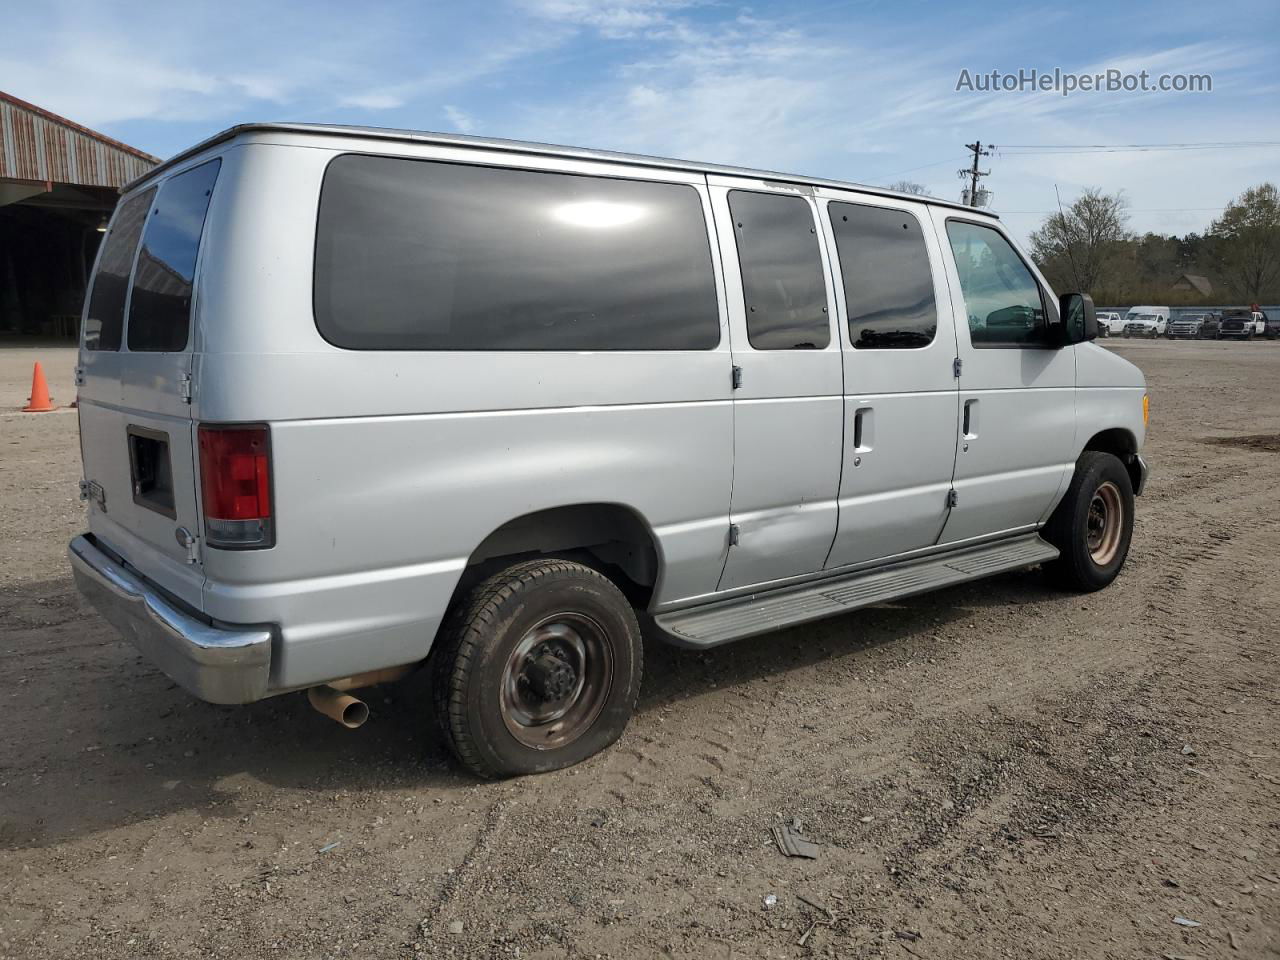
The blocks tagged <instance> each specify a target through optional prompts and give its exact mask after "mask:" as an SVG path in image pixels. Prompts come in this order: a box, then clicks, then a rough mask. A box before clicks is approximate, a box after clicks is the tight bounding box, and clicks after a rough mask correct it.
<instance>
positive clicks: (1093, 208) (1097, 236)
mask: <svg viewBox="0 0 1280 960" xmlns="http://www.w3.org/2000/svg"><path fill="white" fill-rule="evenodd" d="M1128 225H1129V203H1128V201H1127V200H1125V198H1124V195H1123V194H1122V193H1116V194H1108V193H1103V192H1102V190H1101V189H1099V188H1098V187H1090V188H1089V189H1087V190H1085V191H1084V193H1082V194H1080V196H1079V197H1077V198H1076V201H1075V202H1074V203H1073V204H1071V206H1069V207H1067V208H1066V209H1065V210H1061V211H1059V212H1058V213H1055V214H1051V215H1050V216H1048V217H1046V218H1045V221H1044V223H1042V224H1041V225H1040V229H1038V230H1036V231H1035V232H1034V233H1033V234H1031V252H1032V255H1033V256H1034V257H1035V258H1036V262H1037V263H1038V264H1040V267H1041V269H1042V270H1044V271H1045V273H1046V274H1049V275H1050V279H1052V278H1053V277H1054V276H1056V277H1058V278H1059V280H1060V281H1061V280H1066V281H1067V282H1068V284H1069V285H1070V286H1071V287H1072V289H1075V290H1079V291H1081V292H1082V293H1088V292H1090V291H1092V290H1096V289H1098V288H1100V287H1101V286H1102V283H1103V281H1104V279H1105V277H1106V276H1107V274H1108V273H1109V272H1110V271H1111V269H1112V267H1113V261H1114V258H1115V256H1116V254H1117V252H1118V249H1119V247H1120V245H1121V244H1123V243H1125V242H1126V241H1128V240H1131V239H1132V238H1133V235H1132V234H1131V233H1130V232H1129V228H1128Z"/></svg>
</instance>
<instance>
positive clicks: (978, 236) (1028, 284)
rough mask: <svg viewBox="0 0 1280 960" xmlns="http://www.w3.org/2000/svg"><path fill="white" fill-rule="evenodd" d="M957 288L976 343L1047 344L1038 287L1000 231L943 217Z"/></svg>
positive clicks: (1044, 317)
mask: <svg viewBox="0 0 1280 960" xmlns="http://www.w3.org/2000/svg"><path fill="white" fill-rule="evenodd" d="M947 238H948V239H949V240H950V241H951V252H952V253H953V254H954V255H955V258H956V272H957V273H958V274H959V275H960V291H961V293H962V294H963V295H964V306H965V313H966V314H968V316H969V339H970V340H971V341H972V343H973V345H974V346H975V347H1007V346H1014V347H1018V346H1044V345H1047V344H1048V343H1049V322H1048V319H1047V317H1046V315H1045V308H1044V301H1043V299H1042V298H1041V294H1040V285H1039V284H1038V283H1036V279H1035V277H1034V276H1032V274H1031V271H1030V270H1029V269H1027V265H1026V264H1025V263H1023V262H1022V258H1021V257H1019V256H1018V253H1017V251H1016V250H1014V249H1013V247H1012V246H1011V245H1010V244H1009V241H1008V240H1006V239H1005V238H1004V237H1003V236H1001V234H1000V232H999V231H997V230H993V229H992V228H991V227H984V226H981V225H979V224H976V223H968V222H966V221H964V220H948V221H947Z"/></svg>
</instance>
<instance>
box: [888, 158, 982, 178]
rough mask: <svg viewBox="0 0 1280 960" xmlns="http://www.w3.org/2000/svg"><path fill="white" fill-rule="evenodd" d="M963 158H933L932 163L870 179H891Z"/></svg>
mask: <svg viewBox="0 0 1280 960" xmlns="http://www.w3.org/2000/svg"><path fill="white" fill-rule="evenodd" d="M964 159H965V158H964V157H947V159H945V160H935V161H933V163H922V164H920V166H918V167H911V168H909V169H907V170H899V171H898V172H897V173H882V174H880V175H879V176H877V177H872V178H871V179H872V180H893V179H895V178H897V177H901V176H902V175H904V174H907V173H914V172H915V171H917V170H927V169H928V168H929V167H940V166H942V165H943V164H944V163H955V162H956V161H957V160H964Z"/></svg>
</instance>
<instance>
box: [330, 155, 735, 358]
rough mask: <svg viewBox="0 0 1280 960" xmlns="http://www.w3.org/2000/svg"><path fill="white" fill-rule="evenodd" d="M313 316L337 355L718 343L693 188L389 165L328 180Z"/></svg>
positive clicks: (341, 167)
mask: <svg viewBox="0 0 1280 960" xmlns="http://www.w3.org/2000/svg"><path fill="white" fill-rule="evenodd" d="M315 314H316V326H317V327H318V329H319V330H320V333H321V334H322V335H323V336H324V337H325V339H326V340H328V341H329V342H330V343H333V344H335V345H337V346H340V347H348V348H353V349H384V350H702V349H709V348H712V347H715V346H716V345H717V344H718V343H719V342H720V319H719V307H718V304H717V300H716V291H715V274H714V272H713V269H712V265H711V247H710V240H709V238H708V236H707V228H706V220H705V218H704V216H703V211H702V200H701V198H700V197H699V195H698V193H697V191H696V190H694V189H693V188H692V187H689V186H684V185H681V184H669V183H650V182H644V181H636V180H614V179H606V178H603V177H588V176H575V175H572V174H563V173H540V172H534V171H526V170H511V169H504V168H496V167H479V166H468V165H463V164H449V163H438V162H433V161H425V160H401V159H395V158H388V157H365V156H354V155H352V156H343V157H338V158H337V159H336V160H334V161H333V162H332V163H331V164H330V165H329V169H328V171H327V172H326V174H325V180H324V187H323V190H322V192H321V197H320V218H319V226H318V232H317V240H316V268H315Z"/></svg>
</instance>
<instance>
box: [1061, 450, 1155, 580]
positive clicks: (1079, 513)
mask: <svg viewBox="0 0 1280 960" xmlns="http://www.w3.org/2000/svg"><path fill="white" fill-rule="evenodd" d="M1099 499H1102V500H1103V501H1104V503H1103V504H1102V515H1103V520H1102V523H1103V524H1106V523H1108V522H1110V521H1111V519H1112V517H1113V515H1117V514H1118V517H1117V518H1116V520H1115V523H1116V527H1115V529H1114V531H1112V530H1111V529H1110V528H1109V527H1108V528H1107V529H1106V531H1105V532H1104V533H1103V534H1101V535H1098V536H1095V534H1096V533H1097V531H1096V524H1097V523H1098V514H1097V512H1095V511H1096V508H1097V504H1098V500H1099ZM1112 532H1114V536H1115V540H1114V542H1112V541H1111V540H1110V536H1111V534H1112ZM1043 535H1044V538H1045V539H1046V540H1048V541H1049V542H1050V543H1051V544H1053V545H1054V546H1055V547H1057V548H1058V552H1059V556H1058V559H1057V560H1054V561H1052V562H1051V563H1047V564H1045V568H1044V569H1045V574H1046V575H1047V576H1048V577H1049V579H1050V580H1051V581H1052V582H1053V583H1056V584H1057V585H1058V586H1061V587H1064V588H1066V589H1068V590H1079V591H1084V592H1089V591H1093V590H1101V589H1102V588H1103V587H1105V586H1106V585H1107V584H1109V583H1110V582H1111V581H1112V580H1114V579H1115V578H1116V576H1117V575H1118V574H1119V573H1120V568H1121V567H1123V566H1124V561H1125V558H1126V557H1127V556H1128V555H1129V543H1130V541H1131V540H1132V539H1133V482H1132V481H1131V480H1130V479H1129V471H1128V470H1126V469H1125V466H1124V464H1123V463H1121V462H1120V460H1119V458H1117V457H1115V456H1114V455H1112V454H1110V453H1101V452H1098V451H1095V450H1086V451H1085V452H1084V453H1082V454H1081V455H1080V459H1079V460H1077V461H1076V471H1075V474H1074V475H1073V476H1072V478H1071V484H1070V485H1069V486H1068V487H1067V492H1066V494H1065V495H1064V496H1063V498H1062V502H1061V503H1059V504H1058V506H1057V508H1056V509H1055V510H1054V511H1053V515H1052V516H1050V517H1049V522H1048V523H1047V524H1046V525H1045V529H1044V534H1043ZM1095 542H1096V545H1095ZM1103 548H1109V549H1103Z"/></svg>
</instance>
